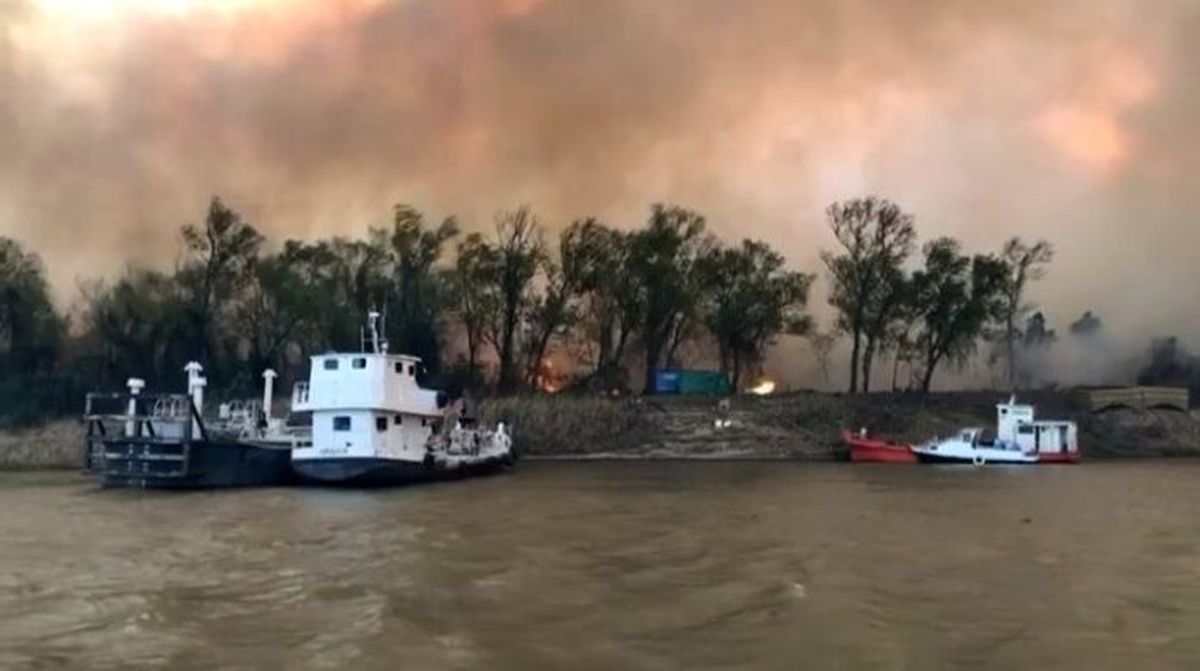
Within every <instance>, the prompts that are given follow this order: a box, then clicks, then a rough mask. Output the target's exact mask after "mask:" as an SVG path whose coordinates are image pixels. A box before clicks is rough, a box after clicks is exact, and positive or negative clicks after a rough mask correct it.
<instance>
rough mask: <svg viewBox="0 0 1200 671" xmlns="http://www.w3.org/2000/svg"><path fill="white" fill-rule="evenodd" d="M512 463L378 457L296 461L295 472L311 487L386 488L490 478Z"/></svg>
mask: <svg viewBox="0 0 1200 671" xmlns="http://www.w3.org/2000/svg"><path fill="white" fill-rule="evenodd" d="M512 463H513V460H512V457H511V456H507V455H506V456H503V457H495V458H491V459H481V460H479V461H474V462H470V463H463V464H458V465H455V466H439V465H437V464H434V463H423V462H416V461H402V460H398V459H379V458H343V459H295V460H293V461H292V469H293V470H294V471H295V473H296V475H297V477H299V478H300V480H301V481H302V482H305V483H308V484H319V485H330V486H344V487H387V486H393V485H406V484H414V483H419V482H433V481H437V480H455V479H459V478H468V477H474V476H480V475H490V474H493V473H499V472H501V471H503V470H506V469H508V468H509V467H510V466H512Z"/></svg>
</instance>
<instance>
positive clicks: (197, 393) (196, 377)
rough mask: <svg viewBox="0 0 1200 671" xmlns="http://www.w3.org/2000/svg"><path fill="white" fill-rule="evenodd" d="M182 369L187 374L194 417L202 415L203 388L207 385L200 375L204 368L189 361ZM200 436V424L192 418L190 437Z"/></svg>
mask: <svg viewBox="0 0 1200 671" xmlns="http://www.w3.org/2000/svg"><path fill="white" fill-rule="evenodd" d="M183 369H184V370H185V371H187V374H188V393H189V394H191V396H192V405H194V406H196V415H197V416H202V415H203V414H204V387H205V386H206V385H207V384H208V380H206V379H205V378H204V376H202V375H201V374H200V373H201V372H203V371H204V366H201V365H200V364H199V363H197V362H195V361H189V362H188V365H186V366H184V367H183ZM199 435H200V422H199V420H197V419H196V418H194V417H193V418H192V437H193V438H194V437H196V436H199Z"/></svg>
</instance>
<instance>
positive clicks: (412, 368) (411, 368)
mask: <svg viewBox="0 0 1200 671" xmlns="http://www.w3.org/2000/svg"><path fill="white" fill-rule="evenodd" d="M408 375H409V377H416V375H417V364H415V363H410V364H408Z"/></svg>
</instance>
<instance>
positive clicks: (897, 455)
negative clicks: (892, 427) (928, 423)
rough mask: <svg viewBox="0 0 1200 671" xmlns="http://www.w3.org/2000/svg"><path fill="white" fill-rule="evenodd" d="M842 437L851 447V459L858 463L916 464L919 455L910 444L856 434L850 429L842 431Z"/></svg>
mask: <svg viewBox="0 0 1200 671" xmlns="http://www.w3.org/2000/svg"><path fill="white" fill-rule="evenodd" d="M842 439H843V440H844V441H845V443H846V445H847V446H848V447H849V448H850V461H852V462H854V463H856V464H863V463H879V464H915V463H917V457H916V455H915V454H913V452H912V448H911V446H909V445H901V444H899V443H892V442H888V441H886V440H882V439H879V438H873V437H870V436H856V435H854V434H852V433H851V432H849V431H845V432H843V433H842Z"/></svg>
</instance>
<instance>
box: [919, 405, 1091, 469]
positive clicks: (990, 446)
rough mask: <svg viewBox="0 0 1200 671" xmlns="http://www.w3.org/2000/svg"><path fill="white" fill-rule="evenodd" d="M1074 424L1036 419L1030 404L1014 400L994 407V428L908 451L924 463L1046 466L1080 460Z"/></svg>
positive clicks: (937, 440) (962, 432) (967, 431)
mask: <svg viewBox="0 0 1200 671" xmlns="http://www.w3.org/2000/svg"><path fill="white" fill-rule="evenodd" d="M1078 437H1079V430H1078V428H1077V427H1076V425H1075V422H1071V421H1066V420H1042V419H1035V417H1034V408H1033V406H1032V405H1027V404H1020V403H1017V400H1016V397H1013V398H1010V399H1009V401H1008V402H1007V403H1000V404H998V405H997V406H996V429H995V431H989V430H987V429H983V428H978V427H970V428H965V429H962V430H960V431H959V432H958V433H956V434H955V435H953V436H951V437H949V438H934V439H933V440H931V441H929V442H927V443H925V444H923V445H914V446H913V447H912V448H911V449H912V452H913V454H915V455H916V456H917V459H919V460H920V461H923V462H957V463H973V464H975V465H976V466H982V465H984V464H989V463H993V464H1045V463H1075V462H1077V461H1079V456H1080V455H1079V443H1078Z"/></svg>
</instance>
